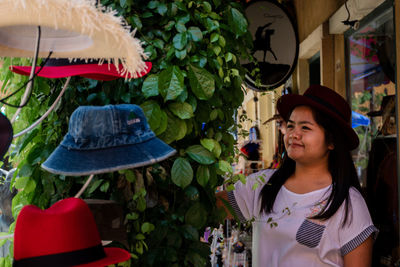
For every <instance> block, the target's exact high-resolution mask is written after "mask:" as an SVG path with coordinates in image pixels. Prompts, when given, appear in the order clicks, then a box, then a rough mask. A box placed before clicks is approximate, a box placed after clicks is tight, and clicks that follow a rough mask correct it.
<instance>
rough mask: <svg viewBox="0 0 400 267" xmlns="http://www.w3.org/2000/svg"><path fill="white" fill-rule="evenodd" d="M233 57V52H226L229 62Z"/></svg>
mask: <svg viewBox="0 0 400 267" xmlns="http://www.w3.org/2000/svg"><path fill="white" fill-rule="evenodd" d="M232 59H233V54H232V53H231V52H228V53H226V54H225V61H226V63H228V62H229V61H231V60H232Z"/></svg>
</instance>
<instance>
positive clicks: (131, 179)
mask: <svg viewBox="0 0 400 267" xmlns="http://www.w3.org/2000/svg"><path fill="white" fill-rule="evenodd" d="M124 174H125V179H126V180H128V182H130V183H133V182H135V181H136V176H135V173H134V172H133V171H132V170H124Z"/></svg>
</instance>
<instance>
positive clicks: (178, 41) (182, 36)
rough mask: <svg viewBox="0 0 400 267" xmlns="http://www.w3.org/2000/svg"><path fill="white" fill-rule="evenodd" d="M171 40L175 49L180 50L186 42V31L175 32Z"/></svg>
mask: <svg viewBox="0 0 400 267" xmlns="http://www.w3.org/2000/svg"><path fill="white" fill-rule="evenodd" d="M172 41H173V44H174V47H175V48H176V49H178V50H182V49H183V48H184V47H185V46H186V44H187V33H186V32H184V33H178V34H176V35H175V36H174V39H173V40H172Z"/></svg>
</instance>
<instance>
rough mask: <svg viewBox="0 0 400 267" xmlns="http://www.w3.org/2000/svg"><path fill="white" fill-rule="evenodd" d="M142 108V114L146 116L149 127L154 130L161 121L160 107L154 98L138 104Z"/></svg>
mask: <svg viewBox="0 0 400 267" xmlns="http://www.w3.org/2000/svg"><path fill="white" fill-rule="evenodd" d="M140 107H141V108H142V109H143V112H144V115H145V116H146V119H147V122H148V123H149V125H150V128H151V129H152V130H153V131H154V130H156V129H157V128H158V127H160V122H161V117H162V115H161V108H160V106H159V105H158V103H157V102H156V101H154V100H148V101H146V102H144V103H142V104H141V105H140Z"/></svg>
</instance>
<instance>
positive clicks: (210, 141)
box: [200, 138, 214, 151]
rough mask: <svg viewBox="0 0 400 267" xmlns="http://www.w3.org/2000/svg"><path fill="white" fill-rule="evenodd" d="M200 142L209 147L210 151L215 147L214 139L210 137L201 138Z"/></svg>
mask: <svg viewBox="0 0 400 267" xmlns="http://www.w3.org/2000/svg"><path fill="white" fill-rule="evenodd" d="M200 144H201V145H202V146H204V147H205V148H207V149H208V150H209V151H212V150H213V149H214V140H213V139H209V138H204V139H201V140H200Z"/></svg>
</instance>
